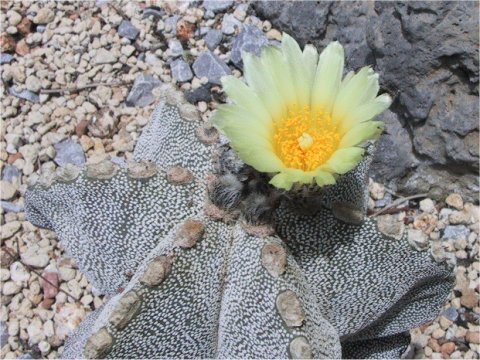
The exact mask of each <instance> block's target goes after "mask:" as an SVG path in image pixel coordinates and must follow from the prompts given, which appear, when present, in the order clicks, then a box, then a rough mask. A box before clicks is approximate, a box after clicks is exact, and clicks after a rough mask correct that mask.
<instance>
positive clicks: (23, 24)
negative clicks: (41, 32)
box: [17, 17, 39, 36]
mask: <svg viewBox="0 0 480 360" xmlns="http://www.w3.org/2000/svg"><path fill="white" fill-rule="evenodd" d="M38 28H39V26H37V31H38ZM17 30H18V32H19V33H20V34H22V35H23V36H26V35H28V34H30V32H31V31H32V22H31V21H30V19H28V18H26V17H24V18H23V19H22V21H20V23H19V24H18V25H17Z"/></svg>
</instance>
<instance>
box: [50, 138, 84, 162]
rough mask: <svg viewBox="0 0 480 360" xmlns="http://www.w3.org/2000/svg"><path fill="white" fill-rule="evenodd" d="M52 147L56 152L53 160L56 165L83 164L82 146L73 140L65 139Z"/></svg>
mask: <svg viewBox="0 0 480 360" xmlns="http://www.w3.org/2000/svg"><path fill="white" fill-rule="evenodd" d="M54 148H55V152H56V155H55V159H54V161H55V162H56V163H57V164H58V165H60V166H65V165H67V164H73V165H77V166H81V165H83V164H85V154H84V152H83V148H82V146H81V145H80V144H78V143H76V142H75V141H73V140H70V139H66V140H63V141H61V142H59V143H57V144H55V146H54Z"/></svg>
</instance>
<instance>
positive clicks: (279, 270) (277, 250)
mask: <svg viewBox="0 0 480 360" xmlns="http://www.w3.org/2000/svg"><path fill="white" fill-rule="evenodd" d="M261 256H262V265H263V266H264V267H265V269H267V271H268V272H269V274H270V275H272V276H273V277H279V276H280V275H282V274H283V273H284V272H285V268H286V266H287V252H286V251H285V248H284V247H283V246H281V245H277V244H266V245H264V246H263V248H262V254H261Z"/></svg>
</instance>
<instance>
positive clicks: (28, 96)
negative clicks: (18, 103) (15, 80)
mask: <svg viewBox="0 0 480 360" xmlns="http://www.w3.org/2000/svg"><path fill="white" fill-rule="evenodd" d="M8 93H9V94H10V95H13V96H15V97H18V98H19V99H23V100H27V101H30V102H32V103H38V102H39V101H40V98H39V96H38V95H37V94H35V93H34V92H32V91H30V90H26V89H25V90H16V89H14V88H13V87H9V88H8Z"/></svg>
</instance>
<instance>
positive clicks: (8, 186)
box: [0, 180, 17, 200]
mask: <svg viewBox="0 0 480 360" xmlns="http://www.w3.org/2000/svg"><path fill="white" fill-rule="evenodd" d="M16 194H17V185H16V184H13V183H11V182H9V181H5V180H1V181H0V199H2V200H11V199H13V198H14V196H15V195H16Z"/></svg>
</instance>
